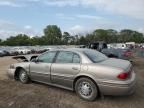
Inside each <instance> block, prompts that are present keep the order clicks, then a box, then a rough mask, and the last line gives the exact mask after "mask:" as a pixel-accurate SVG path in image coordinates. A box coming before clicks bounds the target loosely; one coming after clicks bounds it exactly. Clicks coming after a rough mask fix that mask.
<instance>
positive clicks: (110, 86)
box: [98, 72, 136, 96]
mask: <svg viewBox="0 0 144 108" xmlns="http://www.w3.org/2000/svg"><path fill="white" fill-rule="evenodd" d="M98 86H99V89H100V92H101V93H102V94H103V95H112V96H124V95H131V94H133V93H134V92H135V90H136V76H135V73H134V72H133V73H132V77H131V79H130V80H129V81H123V82H122V83H121V82H119V83H118V82H114V83H112V82H104V83H100V84H98Z"/></svg>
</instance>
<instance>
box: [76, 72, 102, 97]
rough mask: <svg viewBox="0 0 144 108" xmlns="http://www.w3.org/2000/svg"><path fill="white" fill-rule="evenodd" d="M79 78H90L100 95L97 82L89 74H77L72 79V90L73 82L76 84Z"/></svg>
mask: <svg viewBox="0 0 144 108" xmlns="http://www.w3.org/2000/svg"><path fill="white" fill-rule="evenodd" d="M80 78H88V79H90V80H91V81H92V82H93V83H94V84H95V85H96V87H97V89H98V95H101V92H100V89H99V86H98V84H97V81H96V80H94V79H95V78H94V77H93V76H91V75H79V76H77V77H76V78H75V79H74V82H73V90H74V91H75V84H76V82H77V80H78V79H80Z"/></svg>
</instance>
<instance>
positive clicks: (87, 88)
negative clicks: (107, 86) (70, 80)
mask: <svg viewBox="0 0 144 108" xmlns="http://www.w3.org/2000/svg"><path fill="white" fill-rule="evenodd" d="M79 93H80V94H81V95H83V96H90V95H91V93H92V87H91V85H90V84H89V83H88V82H81V83H80V84H79Z"/></svg>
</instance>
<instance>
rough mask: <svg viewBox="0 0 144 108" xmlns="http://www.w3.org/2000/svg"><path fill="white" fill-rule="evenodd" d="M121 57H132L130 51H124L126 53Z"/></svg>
mask: <svg viewBox="0 0 144 108" xmlns="http://www.w3.org/2000/svg"><path fill="white" fill-rule="evenodd" d="M123 55H124V56H125V57H129V56H131V55H132V52H130V51H126V52H124V54H123Z"/></svg>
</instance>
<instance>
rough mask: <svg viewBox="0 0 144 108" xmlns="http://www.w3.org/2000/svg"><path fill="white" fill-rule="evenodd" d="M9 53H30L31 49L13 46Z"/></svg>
mask: <svg viewBox="0 0 144 108" xmlns="http://www.w3.org/2000/svg"><path fill="white" fill-rule="evenodd" d="M11 53H12V54H14V55H19V54H30V53H31V50H30V49H27V48H23V47H14V48H12V49H11Z"/></svg>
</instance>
